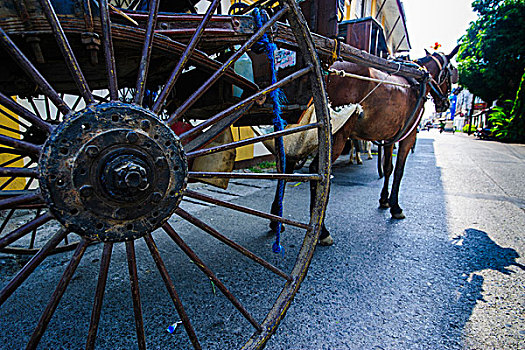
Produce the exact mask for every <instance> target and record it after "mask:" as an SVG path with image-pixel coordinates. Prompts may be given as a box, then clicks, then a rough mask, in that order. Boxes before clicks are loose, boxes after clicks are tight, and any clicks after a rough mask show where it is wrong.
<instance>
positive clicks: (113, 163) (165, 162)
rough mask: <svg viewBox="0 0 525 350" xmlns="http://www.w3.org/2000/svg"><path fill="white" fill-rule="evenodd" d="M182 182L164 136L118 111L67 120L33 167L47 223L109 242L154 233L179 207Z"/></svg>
mask: <svg viewBox="0 0 525 350" xmlns="http://www.w3.org/2000/svg"><path fill="white" fill-rule="evenodd" d="M65 145H67V147H66V146H65ZM187 175H188V166H187V161H186V157H185V156H184V153H183V149H182V146H181V144H180V142H179V139H178V137H177V136H176V135H175V134H174V133H173V132H172V131H171V129H170V128H169V127H168V126H167V125H165V124H164V123H163V122H162V121H160V120H158V119H157V118H156V116H155V115H153V114H152V113H151V112H149V111H147V110H145V109H142V108H140V107H137V106H132V105H127V104H123V103H106V104H101V105H97V106H91V107H88V108H86V109H84V110H82V111H80V112H77V113H75V114H73V115H71V116H70V117H69V118H68V119H67V120H65V121H64V122H63V123H62V124H60V125H59V126H58V127H57V128H56V129H55V130H54V131H53V133H52V135H51V136H50V137H49V139H48V141H47V142H46V144H45V145H44V150H43V152H42V156H41V163H40V187H41V190H42V194H43V196H44V199H45V201H46V202H47V204H48V205H49V208H50V210H51V211H52V213H53V215H54V216H55V217H56V218H57V219H58V220H59V221H60V222H62V223H63V224H64V226H66V227H67V228H69V229H70V230H72V231H73V232H76V233H78V234H80V235H82V236H84V237H87V238H89V239H94V240H100V241H112V242H118V241H126V240H132V239H136V238H139V237H142V236H144V235H145V234H146V233H148V232H151V231H153V230H155V229H156V228H158V227H160V226H161V225H162V224H163V223H164V222H165V221H166V220H167V219H168V218H169V217H170V216H171V214H173V212H174V211H175V209H176V208H177V206H178V205H179V203H180V200H181V199H182V192H183V191H184V189H185V187H186V183H187Z"/></svg>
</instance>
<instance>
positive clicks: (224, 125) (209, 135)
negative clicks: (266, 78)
mask: <svg viewBox="0 0 525 350" xmlns="http://www.w3.org/2000/svg"><path fill="white" fill-rule="evenodd" d="M252 105H253V102H252V103H250V104H248V105H245V106H243V107H241V108H239V109H237V110H236V111H235V112H233V113H232V114H230V115H229V116H227V117H226V118H223V119H221V120H219V121H218V122H217V123H215V124H213V125H212V126H211V127H210V128H209V129H208V130H206V132H204V133H202V134H199V135H197V136H196V137H195V138H194V139H193V140H191V141H189V142H188V143H187V144H185V145H184V151H185V152H190V151H192V150H195V149H197V148H199V147H202V146H204V145H206V144H207V143H209V142H211V141H212V140H213V139H215V138H216V137H217V136H218V135H219V134H220V133H221V132H223V131H224V130H226V129H228V128H229V127H230V125H233V123H235V121H236V120H238V119H239V118H241V117H242V116H243V115H244V113H246V112H247V111H248V110H249V109H250V108H251V106H252Z"/></svg>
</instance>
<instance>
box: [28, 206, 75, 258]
mask: <svg viewBox="0 0 525 350" xmlns="http://www.w3.org/2000/svg"><path fill="white" fill-rule="evenodd" d="M41 212H42V209H37V210H36V214H35V219H36V218H38V217H39V216H40V214H41ZM37 229H38V227H35V229H34V230H33V232H31V241H30V242H29V249H33V248H34V246H35V239H36V231H37ZM66 237H67V236H66Z"/></svg>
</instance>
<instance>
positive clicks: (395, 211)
mask: <svg viewBox="0 0 525 350" xmlns="http://www.w3.org/2000/svg"><path fill="white" fill-rule="evenodd" d="M415 140H416V132H415V131H414V132H413V133H412V134H411V135H410V136H409V137H407V138H406V139H404V140H403V141H401V142H400V143H399V149H398V151H397V160H396V170H395V171H394V181H393V182H392V192H391V193H390V199H389V201H388V203H389V204H390V214H392V218H393V219H404V218H405V214H403V209H401V207H400V206H399V198H398V197H399V185H400V184H401V179H402V178H403V173H404V171H405V164H406V160H407V157H408V153H409V152H410V149H411V148H412V145H413V144H414V142H415Z"/></svg>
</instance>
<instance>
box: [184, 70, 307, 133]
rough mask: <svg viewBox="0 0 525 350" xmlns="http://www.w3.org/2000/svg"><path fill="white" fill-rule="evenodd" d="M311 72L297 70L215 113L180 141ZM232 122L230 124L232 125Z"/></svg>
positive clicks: (189, 131)
mask: <svg viewBox="0 0 525 350" xmlns="http://www.w3.org/2000/svg"><path fill="white" fill-rule="evenodd" d="M311 70H312V66H307V67H305V68H303V69H300V70H298V71H297V72H295V73H293V74H290V75H289V76H287V77H286V78H284V79H281V80H279V81H278V82H276V83H275V84H272V85H270V86H268V87H267V88H264V89H263V90H261V91H259V92H258V93H256V94H254V95H252V96H250V97H248V98H246V99H245V100H243V101H241V102H239V103H237V104H235V105H233V106H231V107H229V108H227V109H225V110H224V111H222V112H220V113H217V114H216V115H214V116H213V117H211V118H210V119H208V120H206V121H204V122H202V123H200V124H199V125H197V126H195V127H194V128H193V129H191V130H188V131H186V132H184V133H182V134H180V136H179V137H180V139H181V140H182V141H183V142H184V141H185V140H186V139H188V138H189V137H192V136H195V135H196V134H197V133H199V132H201V131H202V130H204V129H205V128H207V127H209V126H211V125H213V124H216V123H218V122H219V121H220V120H222V119H223V118H225V117H226V116H228V115H230V114H233V113H235V112H236V111H238V110H239V109H242V108H243V107H245V106H246V105H248V104H250V103H253V102H254V101H255V100H257V99H259V98H261V97H263V96H265V95H268V94H269V93H270V92H272V91H274V90H277V89H278V88H281V87H283V86H285V85H287V84H289V83H291V82H292V81H294V80H296V79H299V78H300V77H302V76H304V75H306V74H308V73H309V72H310V71H311ZM241 116H242V114H241V115H239V116H238V118H240V117H241ZM238 118H237V119H238ZM237 119H235V120H234V121H233V122H235V121H236V120H237ZM233 122H232V124H233Z"/></svg>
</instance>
